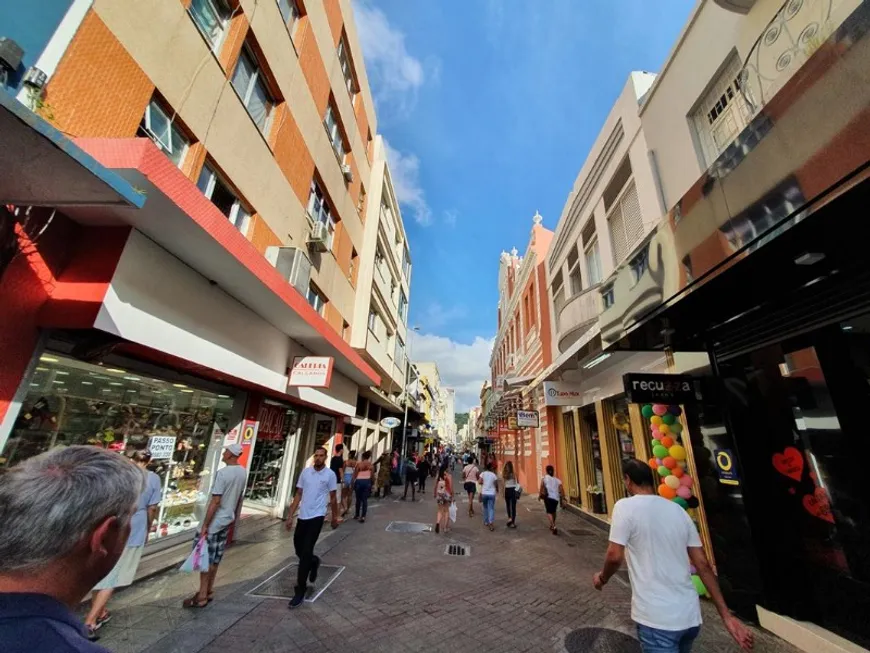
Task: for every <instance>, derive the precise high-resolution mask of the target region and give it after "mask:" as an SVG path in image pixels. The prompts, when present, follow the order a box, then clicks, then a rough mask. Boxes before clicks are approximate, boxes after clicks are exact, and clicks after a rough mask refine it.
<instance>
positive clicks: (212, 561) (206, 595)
mask: <svg viewBox="0 0 870 653" xmlns="http://www.w3.org/2000/svg"><path fill="white" fill-rule="evenodd" d="M241 455H242V445H240V444H238V443H237V444H231V445H230V446H228V447H226V448H224V452H223V461H224V463H225V464H226V467H222V468H221V469H219V470H218V472H217V474H215V477H214V485H213V486H212V488H211V501H209V504H208V508H207V509H206V513H205V519H203V521H202V528H201V529H200V532H199V535H198V536H197V538H196V539H195V540H194V543H193V545H194V546H196V543H197V541H198V540H199V539H200V538H205V541H206V544H207V545H208V565H209V566H208V571H207V572H205V573H201V574H200V575H199V592H197V593H196V594H194V595H193V596H191V597H190V598H188V599H185V600H184V601H183V602H182V604H181V605H182V607H185V608H204V607H205V606H207V605H208V604H209V602H210V600H211V598H210V597H212V596H213V594H214V581H215V577H216V576H217V572H218V566H219V565H220V563H221V560H223V557H224V551H225V550H226V548H227V536H228V535H229V532H230V524H232V523H233V522H234V521H235V519H236V507H237V506H238V505H239V499H240V498H241V496H242V492H244V491H245V481H246V479H247V476H248V474H247V470H246V469H245V468H244V467H242V466H241V465H239V456H241Z"/></svg>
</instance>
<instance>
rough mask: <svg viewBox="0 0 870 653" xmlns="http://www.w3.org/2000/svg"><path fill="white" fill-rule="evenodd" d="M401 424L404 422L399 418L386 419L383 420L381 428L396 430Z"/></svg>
mask: <svg viewBox="0 0 870 653" xmlns="http://www.w3.org/2000/svg"><path fill="white" fill-rule="evenodd" d="M401 423H402V420H400V419H399V418H398V417H385V418H384V419H382V420H381V426H383V427H384V428H385V429H394V428H396V427H397V426H398V425H399V424H401Z"/></svg>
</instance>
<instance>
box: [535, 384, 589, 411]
mask: <svg viewBox="0 0 870 653" xmlns="http://www.w3.org/2000/svg"><path fill="white" fill-rule="evenodd" d="M582 398H583V392H582V390H581V388H580V386H579V385H576V384H574V383H562V382H561V381H544V403H546V404H547V405H548V406H579V405H580V403H579V402H580V401H581V400H582Z"/></svg>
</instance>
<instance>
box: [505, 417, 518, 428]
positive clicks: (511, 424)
mask: <svg viewBox="0 0 870 653" xmlns="http://www.w3.org/2000/svg"><path fill="white" fill-rule="evenodd" d="M507 427H508V429H510V430H514V429H516V428H517V418H516V416H515V415H509V416H508V418H507Z"/></svg>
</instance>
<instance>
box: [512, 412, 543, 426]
mask: <svg viewBox="0 0 870 653" xmlns="http://www.w3.org/2000/svg"><path fill="white" fill-rule="evenodd" d="M517 426H519V427H520V428H528V427H531V428H538V427H539V426H540V420H539V417H538V411H536V410H518V411H517Z"/></svg>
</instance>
